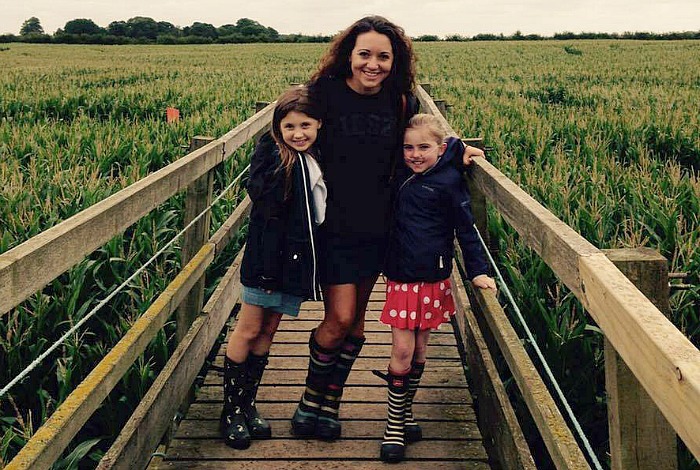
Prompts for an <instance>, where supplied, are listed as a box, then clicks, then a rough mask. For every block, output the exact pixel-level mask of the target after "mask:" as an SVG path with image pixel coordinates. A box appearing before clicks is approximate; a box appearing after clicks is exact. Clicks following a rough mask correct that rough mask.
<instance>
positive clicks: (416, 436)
mask: <svg viewBox="0 0 700 470" xmlns="http://www.w3.org/2000/svg"><path fill="white" fill-rule="evenodd" d="M424 369H425V362H415V361H414V362H412V363H411V372H409V374H408V397H407V398H406V418H405V423H404V434H405V438H406V443H407V444H410V443H411V442H416V441H420V440H421V439H423V430H422V429H421V427H420V425H419V424H418V423H416V420H415V419H414V418H413V409H412V408H413V399H414V398H415V397H416V392H417V391H418V385H420V378H421V376H422V375H423V370H424Z"/></svg>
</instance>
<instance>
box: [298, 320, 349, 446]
mask: <svg viewBox="0 0 700 470" xmlns="http://www.w3.org/2000/svg"><path fill="white" fill-rule="evenodd" d="M315 332H316V329H314V330H312V331H311V335H310V336H309V371H308V373H307V375H306V389H305V390H304V394H303V395H302V397H301V400H300V401H299V406H297V409H296V411H295V412H294V416H293V417H292V433H293V434H294V435H295V436H299V437H314V436H315V435H316V428H317V426H318V417H319V413H320V411H321V405H323V396H324V395H325V393H326V389H327V387H328V383H329V381H330V378H331V374H332V373H333V370H334V369H335V361H336V356H337V355H338V351H337V350H332V349H327V348H324V347H322V346H321V345H320V344H318V343H317V342H316V340H315V338H314V333H315Z"/></svg>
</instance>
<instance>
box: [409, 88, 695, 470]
mask: <svg viewBox="0 0 700 470" xmlns="http://www.w3.org/2000/svg"><path fill="white" fill-rule="evenodd" d="M418 98H419V101H420V103H421V106H422V108H423V110H424V112H429V113H431V114H434V115H436V116H438V118H439V119H441V121H442V123H443V125H444V126H445V128H446V129H449V130H450V133H451V135H454V136H456V133H455V132H454V130H452V128H451V127H450V125H449V124H448V123H447V121H446V120H445V119H444V117H443V113H444V110H440V109H438V107H437V106H435V104H434V103H433V100H432V99H431V98H430V96H429V95H428V94H427V93H426V92H425V90H422V89H419V90H418ZM474 166H475V168H474V171H473V172H472V176H473V178H472V179H473V188H472V196H473V199H474V200H475V201H476V205H477V206H479V201H480V200H483V199H485V200H487V201H488V202H489V203H491V204H493V205H494V206H495V208H496V209H497V210H498V211H499V212H500V213H501V215H502V216H503V217H504V218H505V220H506V221H507V222H508V223H509V224H510V225H511V226H512V227H513V228H514V229H515V230H516V231H517V232H518V233H519V235H520V240H521V241H522V243H524V244H526V245H527V246H529V247H530V248H532V249H534V250H535V251H536V252H537V253H538V254H539V255H540V257H541V258H542V259H543V260H544V261H545V262H546V263H547V265H548V266H549V267H550V268H551V269H552V271H553V272H554V273H555V274H556V275H557V276H558V278H559V279H560V280H561V281H562V282H563V283H564V284H565V285H566V286H567V287H568V288H569V289H570V290H571V291H572V293H573V294H574V295H575V296H576V298H578V299H579V300H580V301H581V303H582V304H583V306H584V307H585V309H586V310H587V311H588V312H589V314H590V315H591V316H592V318H593V319H594V320H595V322H596V323H597V325H598V326H599V327H600V329H601V330H602V331H603V334H604V335H605V338H606V341H607V344H608V346H607V347H606V351H607V352H606V357H605V358H606V385H607V393H608V409H609V423H610V442H611V461H612V466H613V468H615V469H625V470H627V469H630V468H649V469H655V470H658V469H660V468H664V469H667V468H668V469H672V468H676V467H677V463H676V460H677V457H676V440H675V434H674V433H677V434H678V436H679V437H680V438H681V439H682V440H683V441H684V443H685V444H686V446H687V447H688V449H689V450H690V451H691V452H692V453H693V455H695V456H696V457H699V456H700V406H699V405H698V404H700V351H698V349H697V348H696V347H695V346H694V345H693V344H692V343H691V342H690V341H689V340H688V338H686V337H685V336H684V335H683V333H681V332H680V331H679V330H678V329H677V328H676V327H675V326H674V325H673V324H672V323H671V322H670V321H669V320H668V319H667V318H666V316H665V315H664V313H662V312H661V311H660V310H659V307H657V306H656V305H654V303H652V301H651V300H650V299H648V298H647V297H645V295H644V294H645V293H646V294H647V295H649V296H650V297H651V298H652V300H654V301H656V302H657V303H658V305H659V306H660V308H662V309H667V305H668V292H667V290H666V292H665V293H664V289H663V286H664V285H666V286H667V284H668V276H667V271H666V262H665V260H664V259H663V258H661V259H660V257H659V256H658V255H655V256H653V255H650V254H649V253H648V251H643V250H642V251H638V252H635V253H633V254H630V253H629V252H626V253H624V252H623V253H620V252H611V253H608V254H606V253H604V252H602V251H601V250H599V249H597V248H596V247H594V246H593V245H592V244H590V243H589V242H588V241H587V240H585V239H584V238H583V237H581V236H580V235H579V234H578V233H576V232H575V231H574V230H573V229H571V227H569V226H568V225H566V224H564V223H563V222H562V221H560V220H559V219H557V218H556V217H555V216H554V215H553V214H552V213H551V212H550V211H548V210H547V209H546V208H544V207H543V206H542V205H541V204H539V203H538V202H537V201H535V200H534V199H533V198H532V197H530V196H529V195H528V194H527V193H525V192H524V191H523V190H522V189H521V188H520V187H518V186H517V185H516V184H515V183H513V182H512V181H511V180H509V179H508V178H507V177H506V176H505V175H503V174H502V173H501V172H500V171H498V170H497V169H496V168H495V167H494V166H493V165H491V164H490V163H489V162H488V161H486V160H484V159H476V160H475V163H474ZM476 212H478V213H479V214H480V215H479V216H478V218H477V226H479V227H486V220H485V218H486V211H485V207H483V206H481V207H477V208H476ZM475 215H476V214H475ZM608 256H610V258H612V260H611V259H609V258H608ZM616 265H618V266H620V269H622V270H623V271H625V273H627V274H628V275H630V278H636V279H638V285H639V286H640V288H641V289H643V290H644V293H643V292H640V289H639V288H638V287H637V286H635V284H633V282H632V281H631V280H630V279H628V277H627V276H625V274H623V272H621V270H620V269H618V267H616ZM640 272H642V273H647V275H644V276H640V275H639V273H640ZM634 273H637V274H636V276H633V274H634ZM649 273H652V274H649ZM650 277H651V279H650ZM642 278H645V279H642ZM654 285H656V286H655V287H654ZM475 298H476V299H477V304H478V307H479V308H480V310H481V312H482V313H483V314H484V320H485V322H486V324H487V325H488V327H489V329H490V330H491V331H490V334H491V335H493V337H494V339H495V342H496V343H497V344H498V348H499V349H500V351H501V354H502V355H503V357H504V358H505V359H506V361H507V363H508V365H509V367H510V369H511V372H512V374H513V377H514V378H515V380H516V382H517V384H518V387H519V388H520V391H521V393H522V394H523V397H524V399H525V402H526V403H527V405H528V409H529V411H530V413H531V414H532V417H533V419H534V421H535V423H536V424H537V427H538V429H539V431H540V433H541V435H542V437H543V440H544V442H545V444H546V446H547V449H548V450H549V453H550V455H551V457H552V460H553V461H554V463H555V464H556V466H557V468H587V466H588V465H587V464H586V462H585V460H584V459H583V456H582V455H581V453H580V451H577V450H576V449H574V447H575V442H574V440H573V436H571V433H570V432H569V431H568V430H566V429H564V426H563V420H562V417H561V415H560V413H559V412H558V411H557V410H556V409H555V408H554V407H553V403H552V402H551V397H548V395H549V394H548V393H544V392H545V390H544V389H543V387H544V385H543V384H542V383H541V379H539V377H536V375H537V374H535V373H534V366H533V365H532V363H531V361H530V360H529V359H528V358H527V357H526V355H524V351H523V349H522V345H521V344H520V341H519V340H518V339H517V336H515V334H514V332H513V331H512V327H511V326H510V324H509V323H508V322H507V319H506V318H505V316H504V313H503V311H502V309H501V308H500V306H499V305H498V303H497V302H496V299H495V297H494V295H493V294H491V293H489V292H483V291H482V292H478V293H476V297H475ZM664 303H665V304H664ZM664 305H665V307H664ZM462 322H463V324H464V325H465V326H464V327H462V328H463V329H472V328H478V326H479V325H478V324H477V323H476V319H473V321H470V320H469V319H463V320H462ZM474 334H478V335H481V334H482V333H480V332H467V336H470V335H471V336H474ZM618 355H619V357H620V358H621V359H622V360H618ZM623 361H624V362H623ZM627 368H629V371H627ZM477 393H478V391H477ZM666 421H667V422H668V423H667V422H666ZM496 438H497V436H496ZM502 444H503V445H508V443H507V442H503V443H502ZM512 445H515V444H511V446H512ZM507 468H522V467H521V466H518V465H514V466H512V467H507Z"/></svg>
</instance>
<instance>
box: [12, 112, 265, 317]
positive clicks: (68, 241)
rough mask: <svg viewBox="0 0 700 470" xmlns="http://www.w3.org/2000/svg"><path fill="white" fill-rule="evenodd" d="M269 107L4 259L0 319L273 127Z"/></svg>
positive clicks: (18, 247)
mask: <svg viewBox="0 0 700 470" xmlns="http://www.w3.org/2000/svg"><path fill="white" fill-rule="evenodd" d="M273 109H274V106H272V105H269V106H267V107H266V108H264V109H263V110H262V111H260V112H258V113H256V114H255V115H253V116H252V117H250V118H249V119H247V120H246V121H244V122H243V123H241V124H240V125H238V126H236V127H235V128H234V129H232V130H231V131H229V132H228V133H226V134H225V135H223V136H222V137H220V138H218V139H216V140H214V141H213V142H211V143H209V144H207V145H205V146H204V147H202V148H200V149H197V150H195V151H193V152H190V153H188V154H187V155H185V156H183V157H182V158H180V159H178V160H176V161H174V162H173V163H171V164H169V165H167V166H165V167H163V168H161V169H160V170H158V171H156V172H154V173H151V174H150V175H148V176H146V177H145V178H143V179H140V180H139V181H137V182H135V183H133V184H131V185H129V186H127V187H126V188H124V189H122V190H120V191H118V192H117V193H115V194H113V195H111V196H109V197H107V198H106V199H103V200H102V201H100V202H98V203H96V204H94V205H92V206H90V207H88V208H87V209H85V210H83V211H81V212H79V213H78V214H75V215H74V216H72V217H70V218H68V219H66V220H64V221H63V222H61V223H59V224H57V225H55V226H54V227H51V228H50V229H48V230H45V231H43V232H41V233H40V234H38V235H35V236H34V237H32V238H30V239H29V240H27V241H25V242H23V243H21V244H20V245H18V246H16V247H14V248H12V249H10V250H8V251H6V252H5V253H2V254H0V316H2V315H4V314H5V313H7V312H8V311H9V310H11V309H12V308H14V307H16V306H17V305H19V304H20V303H21V302H23V301H24V300H26V299H27V297H29V296H30V295H32V294H33V293H35V292H36V291H38V290H39V289H42V288H43V287H44V286H46V285H47V284H48V283H49V282H51V281H53V280H54V279H56V277H58V276H60V275H61V274H62V273H64V272H65V271H67V270H68V269H70V268H72V267H73V266H75V265H76V264H78V263H79V262H81V261H82V260H83V259H84V258H85V256H87V255H88V254H90V253H92V252H93V251H95V250H96V249H97V248H99V247H100V246H102V245H104V244H105V243H107V242H108V241H109V240H110V239H111V238H112V237H114V236H115V235H118V234H120V233H122V232H123V231H124V230H125V229H126V228H127V227H129V226H130V225H131V224H133V223H134V222H136V221H137V220H139V219H140V218H141V217H143V216H144V215H146V214H148V213H149V212H150V211H151V210H153V209H154V208H156V207H157V206H158V205H159V204H161V203H163V202H164V201H166V200H167V199H169V198H170V197H172V196H173V195H175V194H177V193H178V192H179V191H181V190H183V189H185V188H187V187H188V186H189V185H190V184H191V183H192V182H194V181H195V180H197V179H198V178H199V177H201V176H202V175H205V174H206V173H207V172H209V171H210V170H211V169H212V168H214V167H215V166H217V165H218V164H220V163H221V162H223V161H225V160H226V159H228V158H230V156H231V155H232V154H233V153H234V152H235V151H236V150H237V149H238V148H240V147H241V146H242V145H243V144H244V143H245V142H246V141H248V140H249V139H251V138H252V137H253V136H254V135H256V134H257V133H259V132H261V131H262V130H264V129H265V128H266V127H267V126H269V122H270V120H271V117H272V111H273Z"/></svg>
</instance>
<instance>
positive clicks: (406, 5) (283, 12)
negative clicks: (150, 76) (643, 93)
mask: <svg viewBox="0 0 700 470" xmlns="http://www.w3.org/2000/svg"><path fill="white" fill-rule="evenodd" d="M0 12H2V13H1V14H0V33H13V34H18V33H19V29H20V27H21V25H22V22H23V21H24V20H26V19H27V18H29V17H32V16H36V17H38V18H39V20H41V24H42V26H43V27H44V30H45V31H46V32H47V33H51V34H52V33H54V32H55V31H56V29H57V28H62V27H63V26H64V25H65V24H66V21H69V20H72V19H76V18H89V19H91V20H93V21H94V22H95V23H97V24H98V25H100V26H107V25H108V24H109V23H110V22H112V21H115V20H128V19H129V18H131V17H134V16H148V17H151V18H153V19H155V20H156V21H168V22H170V23H173V24H175V25H177V26H181V27H182V26H189V25H191V24H192V23H193V22H195V21H201V22H204V23H211V24H213V25H214V26H221V25H223V24H228V23H235V22H236V21H237V20H238V19H239V18H251V19H253V20H256V21H258V22H260V23H262V24H263V25H265V26H271V27H273V28H275V29H276V30H277V31H278V32H280V33H283V34H288V33H304V34H334V33H336V32H338V31H339V30H341V29H343V28H345V27H346V26H348V25H349V24H350V23H352V22H353V21H355V20H356V19H358V18H361V17H362V16H365V15H367V14H379V15H383V16H386V17H387V18H389V19H390V20H392V21H394V22H396V23H397V24H399V25H401V26H403V27H404V29H406V32H407V33H408V34H409V35H411V36H419V35H422V34H436V35H438V36H444V35H447V34H461V35H463V36H473V35H475V34H479V33H504V34H506V35H510V34H512V33H514V32H515V31H517V30H520V31H521V32H522V33H523V34H530V33H536V34H540V35H545V36H551V35H552V34H553V33H555V32H563V31H572V32H576V33H578V32H582V31H586V32H625V31H650V32H670V31H698V30H700V0H521V1H518V0H424V1H421V0H369V1H352V0H345V1H333V0H0Z"/></svg>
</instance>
